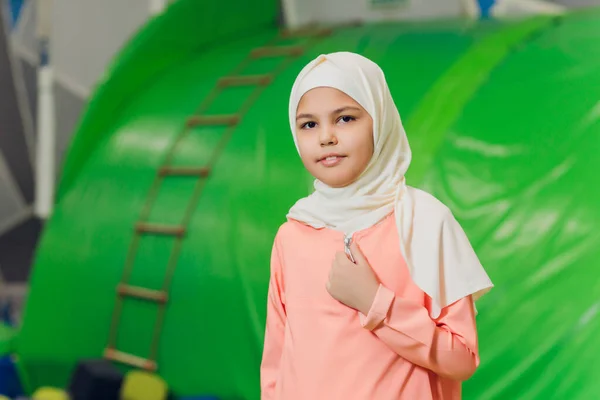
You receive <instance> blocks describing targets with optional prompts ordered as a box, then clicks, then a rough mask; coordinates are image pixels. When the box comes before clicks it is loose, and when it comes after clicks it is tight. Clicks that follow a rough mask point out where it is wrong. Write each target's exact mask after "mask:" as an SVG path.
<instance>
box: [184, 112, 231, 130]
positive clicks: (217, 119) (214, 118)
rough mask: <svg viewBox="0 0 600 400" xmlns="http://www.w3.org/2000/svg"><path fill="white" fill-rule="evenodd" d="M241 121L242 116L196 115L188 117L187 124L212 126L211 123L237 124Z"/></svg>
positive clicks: (189, 125)
mask: <svg viewBox="0 0 600 400" xmlns="http://www.w3.org/2000/svg"><path fill="white" fill-rule="evenodd" d="M239 121H240V116H239V115H237V114H232V115H195V116H193V117H190V118H188V120H187V126H188V127H190V128H191V127H194V126H210V125H235V124H237V123H238V122H239Z"/></svg>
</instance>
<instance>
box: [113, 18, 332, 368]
mask: <svg viewBox="0 0 600 400" xmlns="http://www.w3.org/2000/svg"><path fill="white" fill-rule="evenodd" d="M311 32H312V33H311ZM330 33H331V30H327V29H325V30H324V29H320V30H319V29H316V30H314V29H313V30H306V31H302V32H298V33H293V32H291V33H290V32H286V33H280V34H279V35H276V36H275V37H274V38H273V39H272V40H270V41H269V42H268V43H267V44H265V46H264V47H260V48H256V49H254V50H252V51H250V52H249V53H248V54H247V55H246V57H245V58H244V59H243V60H242V61H241V62H240V63H239V64H238V66H237V67H236V68H234V70H233V71H231V72H230V73H229V74H228V75H226V76H224V77H222V78H220V79H218V80H217V82H216V84H215V86H213V88H212V89H211V91H210V92H209V93H208V95H207V96H206V97H205V98H204V100H203V101H202V102H201V103H200V105H199V106H198V108H197V110H196V112H195V114H194V115H193V116H192V117H191V118H190V119H188V120H187V121H186V122H185V124H184V126H183V127H182V129H181V130H180V132H179V133H178V134H177V135H176V137H175V139H174V140H173V141H172V142H171V143H170V145H169V147H168V149H167V151H166V155H165V157H164V159H163V161H162V163H161V167H160V168H159V169H158V171H157V173H156V175H155V177H154V180H153V182H152V184H151V186H150V189H149V191H148V195H147V197H146V201H145V203H144V206H143V207H142V210H141V212H140V216H139V219H138V222H137V223H136V226H135V230H134V233H133V237H132V240H131V242H130V246H129V251H128V253H127V257H126V261H125V267H124V269H123V274H122V277H121V281H120V283H119V286H118V293H117V299H116V302H115V306H114V309H113V316H112V320H111V327H110V332H109V339H108V345H107V349H106V350H105V353H104V355H105V358H107V359H110V360H113V361H117V362H121V363H124V364H127V365H131V366H134V367H138V368H142V369H146V370H149V371H156V370H157V368H158V365H157V362H156V360H157V358H158V349H159V344H160V336H161V332H162V327H163V325H164V319H165V314H166V307H167V302H168V296H169V288H170V286H171V282H172V280H173V276H174V274H175V270H176V267H177V262H178V260H179V254H180V252H181V248H182V247H183V240H184V235H185V232H186V230H187V228H188V225H189V223H190V221H191V219H192V216H193V214H194V211H195V209H196V207H197V205H198V203H199V200H200V197H201V194H202V192H203V190H204V188H205V186H206V183H207V177H208V176H209V174H210V173H211V172H212V170H213V168H214V166H215V165H216V163H217V161H218V160H219V158H220V156H221V154H222V152H223V151H224V150H225V148H226V146H227V144H228V143H229V141H230V139H231V137H232V136H233V133H234V132H235V131H236V129H237V128H238V126H239V124H240V123H241V122H242V120H243V118H244V116H245V115H246V114H247V113H248V111H249V110H250V109H251V107H252V106H253V105H254V103H255V102H256V101H257V100H258V98H259V97H260V95H261V94H262V93H263V91H264V90H265V89H266V88H267V87H268V85H269V84H270V83H271V82H272V81H273V80H274V78H275V77H277V76H278V75H279V74H280V73H281V72H282V71H284V70H285V69H286V68H288V67H289V65H290V64H291V63H292V62H294V61H295V59H296V58H297V57H298V56H300V55H301V54H303V53H304V51H305V49H306V48H308V47H310V46H312V45H313V44H314V43H315V42H317V41H318V40H321V39H322V38H323V37H325V36H327V35H328V34H330ZM307 35H308V36H311V35H312V37H311V39H310V40H309V41H308V43H306V44H305V45H295V46H277V45H276V42H277V41H278V40H280V39H282V38H289V37H303V36H307ZM262 57H284V58H283V60H282V61H281V62H280V63H279V64H278V65H277V66H276V67H275V69H274V71H272V72H270V73H268V74H264V75H242V74H241V73H242V71H244V70H245V69H246V68H247V67H248V66H249V65H251V63H252V62H255V61H256V60H257V58H262ZM243 85H254V86H255V88H254V90H253V91H252V92H251V93H250V95H249V96H248V97H247V98H246V100H245V101H244V102H243V103H242V105H241V106H240V109H239V110H238V111H237V112H236V113H235V114H231V115H212V116H211V115H204V112H205V111H206V110H207V109H208V108H209V107H210V105H211V104H212V103H213V102H214V101H215V99H216V98H217V97H218V96H219V95H220V94H221V93H222V92H223V91H224V90H226V89H227V88H229V87H235V86H243ZM199 125H204V126H207V125H211V126H215V125H225V126H226V128H225V130H224V132H223V133H222V136H221V138H220V140H219V142H218V143H217V146H216V148H215V149H214V150H213V152H212V154H211V156H210V158H209V160H208V162H207V163H206V164H205V165H203V166H199V167H178V166H173V165H171V164H172V161H173V158H174V157H175V155H176V153H177V150H178V148H179V146H180V144H181V142H182V140H183V139H184V138H185V137H187V135H189V134H190V130H191V129H192V128H193V127H195V126H199ZM170 176H191V177H195V178H196V179H197V180H196V184H195V185H194V189H193V192H192V195H191V197H190V200H189V201H188V203H187V206H186V208H185V210H184V213H183V216H182V218H181V221H180V223H179V224H178V225H166V224H158V223H148V217H149V216H150V213H151V211H152V208H153V206H154V203H155V201H156V199H157V197H158V192H159V190H160V187H161V185H162V182H163V180H164V179H166V178H168V177H170ZM148 234H158V235H168V236H170V237H172V238H173V241H174V242H173V246H172V247H171V253H170V256H169V260H168V262H167V268H166V271H165V276H164V279H163V283H162V288H161V290H153V289H147V288H142V287H137V286H133V285H130V284H129V280H130V278H131V274H132V271H133V266H134V260H135V255H136V254H137V251H138V248H139V244H140V240H141V237H142V236H143V235H148ZM126 296H128V297H132V298H142V299H145V300H150V301H154V302H156V303H157V308H158V310H157V315H156V321H155V324H154V329H153V334H152V339H151V346H150V352H149V355H148V358H147V359H144V358H142V357H138V356H135V355H132V354H127V353H124V352H122V351H119V350H117V349H116V345H117V338H118V327H119V324H120V320H121V314H122V310H123V302H124V299H125V297H126Z"/></svg>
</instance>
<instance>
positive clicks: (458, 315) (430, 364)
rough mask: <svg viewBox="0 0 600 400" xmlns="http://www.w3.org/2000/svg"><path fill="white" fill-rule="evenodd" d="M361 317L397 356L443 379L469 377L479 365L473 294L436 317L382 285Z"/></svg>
mask: <svg viewBox="0 0 600 400" xmlns="http://www.w3.org/2000/svg"><path fill="white" fill-rule="evenodd" d="M360 317H361V324H362V325H363V326H364V327H365V328H367V329H369V330H372V331H373V333H374V334H376V335H377V336H378V337H379V338H380V339H381V340H382V341H383V342H384V343H386V344H387V345H388V346H389V347H390V348H391V349H392V350H394V351H395V352H396V353H398V355H400V356H401V357H403V358H404V359H406V360H408V361H410V362H412V363H413V364H416V365H419V366H421V367H423V368H427V369H429V370H431V371H433V372H435V373H436V374H438V375H440V376H442V377H444V378H449V379H453V380H457V381H464V380H467V379H468V378H469V377H471V375H473V373H474V372H475V370H476V368H477V366H478V365H479V355H478V348H477V347H478V344H477V328H476V325H475V310H474V306H473V300H472V298H471V296H468V297H465V298H463V299H461V300H459V301H457V302H456V303H454V304H451V305H449V306H448V307H445V308H444V309H443V310H442V313H441V314H440V316H439V317H438V318H437V319H435V320H433V319H431V317H430V315H429V311H428V310H427V308H426V307H424V306H423V305H421V304H417V303H413V302H411V301H408V300H405V299H402V298H400V297H399V296H396V295H395V293H394V292H393V291H391V290H390V289H388V288H386V287H384V286H383V285H380V286H379V290H378V291H377V294H376V296H375V299H374V301H373V304H372V306H371V309H370V310H369V313H368V315H367V316H366V317H365V316H364V315H363V314H360Z"/></svg>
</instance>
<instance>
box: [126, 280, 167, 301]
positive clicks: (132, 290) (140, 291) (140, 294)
mask: <svg viewBox="0 0 600 400" xmlns="http://www.w3.org/2000/svg"><path fill="white" fill-rule="evenodd" d="M117 293H119V295H121V296H131V297H136V298H138V299H142V300H148V301H155V302H157V303H163V304H164V303H166V302H167V300H168V299H169V296H168V294H167V292H164V291H162V290H152V289H146V288H143V287H139V286H131V285H127V284H125V283H120V284H119V286H117Z"/></svg>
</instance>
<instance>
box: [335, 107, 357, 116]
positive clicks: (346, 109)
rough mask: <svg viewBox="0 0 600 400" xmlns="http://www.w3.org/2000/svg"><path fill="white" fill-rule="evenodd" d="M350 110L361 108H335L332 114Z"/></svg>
mask: <svg viewBox="0 0 600 400" xmlns="http://www.w3.org/2000/svg"><path fill="white" fill-rule="evenodd" d="M348 110H354V111H360V108H358V107H354V106H346V107H341V108H338V109H337V110H334V111H333V112H332V114H339V113H342V112H344V111H348Z"/></svg>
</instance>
